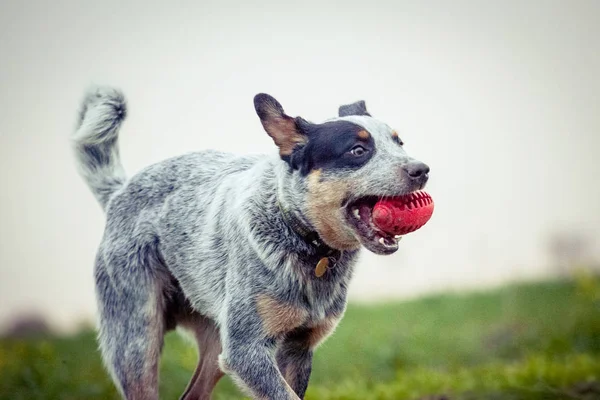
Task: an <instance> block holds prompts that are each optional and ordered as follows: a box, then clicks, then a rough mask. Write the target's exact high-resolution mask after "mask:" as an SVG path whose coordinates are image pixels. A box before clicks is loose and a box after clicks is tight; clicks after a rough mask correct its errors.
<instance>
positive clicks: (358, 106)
mask: <svg viewBox="0 0 600 400" xmlns="http://www.w3.org/2000/svg"><path fill="white" fill-rule="evenodd" d="M338 115H339V116H340V117H347V116H349V115H366V116H368V117H370V116H371V114H369V112H368V111H367V105H366V104H365V101H364V100H359V101H357V102H356V103H352V104H346V105H343V106H340V109H339V110H338Z"/></svg>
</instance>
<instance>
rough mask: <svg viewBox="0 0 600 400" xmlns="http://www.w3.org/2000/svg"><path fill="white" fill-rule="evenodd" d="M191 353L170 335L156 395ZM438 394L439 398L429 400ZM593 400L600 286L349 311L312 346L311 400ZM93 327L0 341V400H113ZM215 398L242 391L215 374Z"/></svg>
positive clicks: (539, 288) (172, 383) (510, 290)
mask: <svg viewBox="0 0 600 400" xmlns="http://www.w3.org/2000/svg"><path fill="white" fill-rule="evenodd" d="M196 358H197V356H196V352H195V350H194V349H193V348H192V347H190V346H189V344H188V343H187V342H186V341H184V340H183V339H182V338H181V337H180V336H179V335H177V334H169V335H168V336H167V339H166V344H165V351H164V355H163V359H162V364H161V398H164V399H176V398H177V397H178V395H179V394H180V393H181V392H182V391H183V389H184V388H185V385H186V383H187V380H188V378H189V377H190V376H191V372H192V370H193V368H194V366H195V363H196ZM435 396H437V397H435ZM444 396H446V398H448V399H450V400H455V399H464V400H467V399H469V400H471V399H472V400H475V399H477V400H479V399H490V400H495V399H515V400H517V399H540V400H541V399H586V400H587V399H600V283H599V282H598V280H597V279H595V278H592V277H589V276H583V277H581V278H580V279H578V281H577V282H576V283H569V282H547V283H538V284H528V285H516V286H509V287H506V288H503V289H500V290H495V291H492V292H486V293H469V294H464V295H458V294H448V295H440V296H431V297H427V298H423V299H419V300H415V301H410V302H404V303H394V304H379V305H372V306H359V305H351V306H350V307H349V308H348V311H347V313H346V316H345V318H344V320H343V321H342V323H341V324H340V326H339V327H338V329H337V331H336V333H335V334H334V335H333V336H332V337H331V338H330V339H329V340H328V341H327V342H325V344H324V345H323V346H322V347H321V348H319V350H318V351H317V353H316V356H315V360H314V369H313V375H312V377H311V383H310V386H309V390H308V393H307V396H306V398H307V399H308V400H333V399H336V400H354V399H367V400H368V399H373V400H375V399H377V400H386V399H390V400H392V399H393V400H396V399H440V398H444ZM113 398H117V396H116V392H115V390H114V388H113V386H112V383H111V382H110V380H109V378H108V376H107V374H106V373H105V372H104V370H103V367H102V364H101V361H100V358H99V354H98V352H97V350H96V344H95V340H94V333H93V332H89V331H87V332H83V333H81V334H78V335H76V336H73V337H65V338H60V337H59V338H38V339H19V340H16V339H3V340H0V399H11V400H12V399H14V400H20V399H113ZM214 398H215V399H239V398H242V395H240V394H239V392H238V391H237V389H236V388H235V387H234V386H233V385H232V383H231V381H229V379H227V378H226V379H223V380H222V381H221V382H220V383H219V385H218V387H217V392H216V395H215V397H214Z"/></svg>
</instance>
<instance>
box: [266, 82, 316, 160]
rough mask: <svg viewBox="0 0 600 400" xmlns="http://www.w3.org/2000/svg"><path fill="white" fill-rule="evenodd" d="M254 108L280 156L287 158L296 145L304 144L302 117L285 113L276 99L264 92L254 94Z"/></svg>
mask: <svg viewBox="0 0 600 400" xmlns="http://www.w3.org/2000/svg"><path fill="white" fill-rule="evenodd" d="M254 108H255V109H256V114H258V117H259V118H260V122H262V125H263V127H264V128H265V131H267V133H268V134H269V136H271V138H272V139H273V141H274V142H275V144H276V145H277V147H279V155H281V157H282V158H288V157H289V156H290V155H291V154H292V152H293V151H294V148H295V147H296V146H297V145H301V144H305V143H306V142H307V141H308V137H307V136H306V135H305V134H304V133H303V132H302V129H301V126H300V125H301V124H302V122H301V121H304V120H303V119H302V118H292V117H290V116H289V115H286V114H285V112H284V111H283V107H281V104H279V102H278V101H277V100H275V99H274V98H273V97H272V96H269V95H268V94H266V93H259V94H257V95H256V96H254Z"/></svg>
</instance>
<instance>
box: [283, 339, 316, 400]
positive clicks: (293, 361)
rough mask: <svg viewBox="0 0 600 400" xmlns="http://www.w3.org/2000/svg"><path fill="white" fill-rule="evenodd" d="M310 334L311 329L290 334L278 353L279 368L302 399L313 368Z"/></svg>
mask: <svg viewBox="0 0 600 400" xmlns="http://www.w3.org/2000/svg"><path fill="white" fill-rule="evenodd" d="M309 335H310V333H309V331H302V332H298V333H295V334H294V335H290V336H288V337H287V338H286V339H285V340H284V341H283V342H282V343H281V345H280V346H279V348H278V349H277V353H276V359H277V365H278V366H279V370H280V371H281V373H282V374H283V376H284V378H285V380H286V381H287V383H288V384H289V385H290V386H291V387H292V389H293V390H294V392H296V394H297V395H298V397H300V398H301V399H303V398H304V393H305V392H306V388H307V387H308V380H309V378H310V372H311V370H312V358H313V351H312V349H310V342H309Z"/></svg>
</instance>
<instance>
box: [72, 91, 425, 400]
mask: <svg viewBox="0 0 600 400" xmlns="http://www.w3.org/2000/svg"><path fill="white" fill-rule="evenodd" d="M254 106H255V109H256V113H257V114H258V117H259V119H260V121H261V123H262V126H263V128H264V130H265V131H266V133H267V134H268V135H269V136H270V137H271V138H272V139H273V141H274V142H275V145H276V146H277V147H278V153H276V152H273V154H271V155H263V156H252V157H251V156H235V155H231V154H228V153H225V152H218V151H211V150H208V151H200V152H195V153H190V154H186V155H182V156H179V157H175V158H171V159H167V160H165V161H162V162H159V163H157V164H154V165H151V166H149V167H147V168H145V169H143V170H142V171H141V172H139V173H138V174H136V175H134V176H133V177H130V178H128V177H127V176H126V174H125V172H124V169H123V167H122V165H121V162H120V158H119V148H118V132H119V128H120V126H121V124H122V122H123V120H124V119H125V116H126V102H125V99H124V96H123V94H122V93H121V92H120V91H119V90H116V89H113V88H107V87H96V88H93V89H91V90H89V91H88V92H87V94H86V96H85V99H84V101H83V105H82V107H81V111H80V115H79V118H78V123H77V128H76V131H75V134H74V135H73V146H74V150H75V154H76V158H77V164H78V167H79V170H80V173H81V174H82V175H83V177H84V179H85V181H86V182H87V184H88V186H89V187H90V188H91V190H92V192H93V194H94V195H95V197H96V198H97V200H98V202H99V203H100V204H101V206H102V208H103V209H104V211H105V212H106V227H105V231H104V236H103V238H102V241H101V244H100V246H99V249H98V252H97V256H96V259H95V268H94V278H95V285H96V296H97V302H98V310H99V329H98V343H99V348H100V351H101V354H102V358H103V361H104V364H105V366H106V368H107V370H108V371H109V372H110V374H111V376H112V378H113V380H114V382H115V384H116V386H117V388H118V390H119V392H120V394H121V395H122V396H123V397H124V398H126V399H157V398H158V382H159V377H158V368H159V357H160V353H161V350H162V347H163V337H164V335H165V333H166V332H167V331H170V330H172V329H174V328H176V327H182V328H184V329H187V330H189V331H191V332H192V334H193V336H194V337H195V339H196V340H197V344H198V348H199V353H200V360H199V363H198V366H197V368H196V370H195V372H194V374H193V377H192V378H191V380H190V382H189V384H188V386H187V388H186V389H185V392H184V393H183V395H182V397H181V398H182V399H188V400H189V399H209V398H210V395H211V392H212V391H213V389H214V387H215V385H216V384H217V382H218V381H219V379H220V378H221V377H222V376H223V375H224V374H228V375H229V376H231V377H232V378H233V379H234V381H235V382H236V384H237V385H238V386H239V387H240V389H242V390H243V391H245V392H247V393H248V394H249V395H250V396H252V397H253V398H256V399H270V400H280V399H290V400H291V399H302V398H303V397H304V394H305V391H306V389H307V386H308V381H309V377H310V373H311V363H312V357H313V352H314V351H315V349H316V348H317V346H318V345H319V344H320V343H322V342H323V340H325V339H326V338H327V337H328V336H329V335H330V334H331V333H332V332H333V330H334V328H335V327H336V325H337V324H338V322H339V321H340V319H341V318H342V316H343V314H344V311H345V309H346V297H347V289H348V284H349V282H350V279H351V277H352V273H353V268H354V265H355V262H356V259H357V256H358V254H359V250H360V248H361V247H365V248H367V249H368V250H370V251H371V252H373V253H376V254H391V253H394V252H395V251H396V250H397V249H398V240H399V237H393V236H390V235H388V234H385V233H383V232H381V231H379V230H378V229H377V228H376V227H375V226H374V225H373V223H372V220H371V211H372V207H373V206H374V204H375V202H376V201H377V200H378V199H380V198H383V197H387V196H398V195H404V194H407V193H411V192H413V191H416V190H419V189H422V188H423V187H424V186H425V184H426V183H427V180H428V178H429V167H428V166H427V165H426V164H424V163H422V162H420V161H417V160H415V159H413V158H411V157H409V156H408V155H407V153H406V152H405V150H404V149H403V142H402V141H401V140H400V138H399V136H398V134H397V133H396V132H395V131H394V130H393V129H392V128H390V127H389V126H388V125H387V124H385V123H383V122H381V121H379V120H378V119H375V118H373V117H372V116H371V115H370V114H369V112H368V111H367V109H366V106H365V102H364V101H358V102H355V103H352V104H348V105H344V106H341V107H339V115H338V117H335V118H332V119H329V120H327V121H325V122H323V123H313V122H309V121H308V120H306V119H304V118H301V117H295V118H294V117H290V116H288V115H287V114H286V113H285V112H284V110H283V108H282V106H281V105H280V103H279V102H278V101H277V100H275V99H274V98H273V97H271V96H270V95H267V94H264V93H261V94H258V95H256V96H255V98H254Z"/></svg>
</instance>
